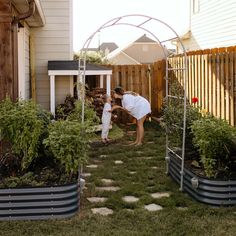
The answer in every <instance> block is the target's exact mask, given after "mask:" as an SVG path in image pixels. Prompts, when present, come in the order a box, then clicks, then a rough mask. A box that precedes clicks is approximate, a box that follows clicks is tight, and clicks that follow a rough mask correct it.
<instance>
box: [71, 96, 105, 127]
mask: <svg viewBox="0 0 236 236" xmlns="http://www.w3.org/2000/svg"><path fill="white" fill-rule="evenodd" d="M67 120H69V121H77V122H79V123H81V122H82V102H81V100H79V101H77V102H76V103H75V109H74V110H73V111H72V112H71V113H70V114H69V115H68V117H67ZM99 121H100V119H99V117H98V116H97V115H96V112H95V111H94V107H92V105H91V104H90V103H89V102H88V101H86V102H85V105H84V124H85V127H89V126H93V125H96V124H98V123H99Z"/></svg>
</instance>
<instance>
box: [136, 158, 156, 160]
mask: <svg viewBox="0 0 236 236" xmlns="http://www.w3.org/2000/svg"><path fill="white" fill-rule="evenodd" d="M139 158H140V159H142V160H151V159H153V157H139Z"/></svg>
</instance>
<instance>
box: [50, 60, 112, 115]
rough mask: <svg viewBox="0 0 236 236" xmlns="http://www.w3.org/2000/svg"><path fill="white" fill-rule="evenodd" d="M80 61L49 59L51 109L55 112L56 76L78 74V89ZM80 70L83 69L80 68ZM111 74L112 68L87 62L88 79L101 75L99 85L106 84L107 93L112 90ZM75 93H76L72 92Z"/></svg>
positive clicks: (86, 74) (86, 73)
mask: <svg viewBox="0 0 236 236" xmlns="http://www.w3.org/2000/svg"><path fill="white" fill-rule="evenodd" d="M78 69H79V62H78V61H75V60H69V61H48V75H49V79H50V111H51V113H52V114H55V106H56V96H55V91H56V77H58V76H76V77H77V80H76V81H77V82H76V87H77V89H78V82H80V81H81V76H80V75H79V70H78ZM80 70H83V69H82V68H80ZM111 75H112V69H111V68H107V67H105V66H101V65H97V64H89V63H88V64H87V65H86V71H85V76H86V80H87V81H88V80H92V79H94V76H96V77H97V76H99V87H100V88H104V86H106V91H107V94H109V95H110V92H111ZM88 82H89V81H88ZM72 95H74V94H72Z"/></svg>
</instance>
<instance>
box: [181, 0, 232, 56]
mask: <svg viewBox="0 0 236 236" xmlns="http://www.w3.org/2000/svg"><path fill="white" fill-rule="evenodd" d="M189 25H190V28H189V29H188V31H187V32H186V34H184V35H182V37H181V40H182V42H183V44H184V46H185V48H186V50H187V51H192V50H199V49H208V48H218V47H227V46H234V45H235V44H236V1H235V0H215V1H213V0H190V24H189ZM177 48H178V51H179V52H181V51H182V48H181V47H180V45H179V44H177Z"/></svg>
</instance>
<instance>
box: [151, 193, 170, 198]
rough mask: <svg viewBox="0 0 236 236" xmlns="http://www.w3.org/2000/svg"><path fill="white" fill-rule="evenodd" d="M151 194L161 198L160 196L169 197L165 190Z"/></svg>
mask: <svg viewBox="0 0 236 236" xmlns="http://www.w3.org/2000/svg"><path fill="white" fill-rule="evenodd" d="M151 196H152V197H153V198H162V197H170V194H169V193H167V192H160V193H152V194H151Z"/></svg>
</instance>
